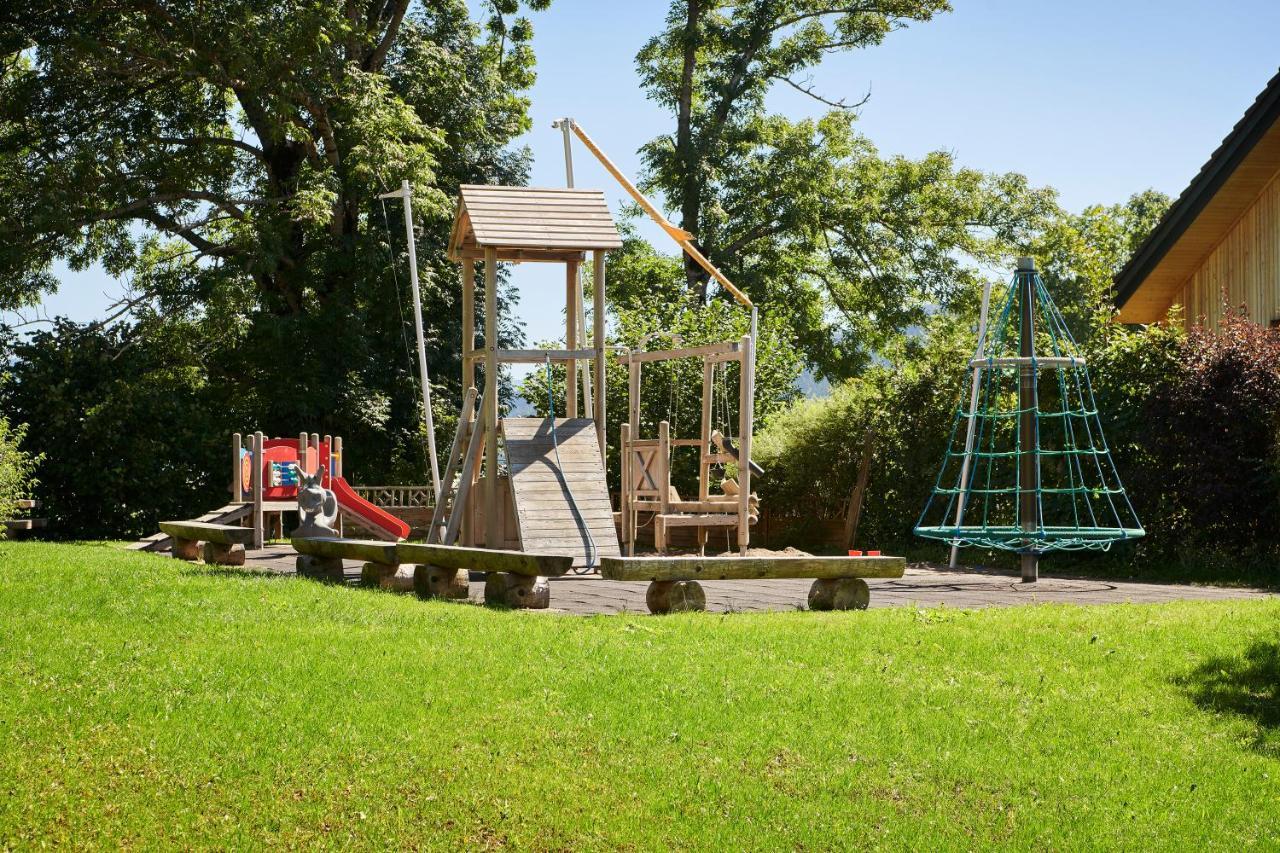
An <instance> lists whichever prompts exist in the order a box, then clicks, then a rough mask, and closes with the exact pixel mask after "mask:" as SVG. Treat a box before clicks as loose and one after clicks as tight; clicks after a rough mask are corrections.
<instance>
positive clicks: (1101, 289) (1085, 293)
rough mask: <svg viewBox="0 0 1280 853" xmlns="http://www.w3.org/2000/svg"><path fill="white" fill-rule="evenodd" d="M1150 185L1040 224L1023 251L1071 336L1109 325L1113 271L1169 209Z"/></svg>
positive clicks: (1084, 336) (1164, 197) (1079, 338)
mask: <svg viewBox="0 0 1280 853" xmlns="http://www.w3.org/2000/svg"><path fill="white" fill-rule="evenodd" d="M1169 203H1170V200H1169V197H1168V196H1167V195H1165V194H1164V193H1161V192H1157V191H1156V190H1151V189H1149V190H1145V191H1143V192H1140V193H1135V194H1133V195H1132V196H1130V197H1129V198H1128V200H1127V201H1125V202H1123V203H1121V204H1113V205H1101V204H1094V205H1090V206H1088V207H1086V208H1085V209H1084V210H1083V211H1081V212H1080V213H1063V214H1061V215H1059V216H1056V217H1053V218H1052V219H1051V220H1050V221H1049V222H1048V223H1046V225H1045V227H1044V229H1043V231H1041V232H1040V233H1039V234H1037V235H1035V238H1034V239H1033V240H1031V241H1029V242H1028V244H1027V246H1026V248H1025V250H1024V251H1025V252H1026V253H1027V254H1029V255H1032V256H1034V257H1035V258H1036V261H1037V264H1038V266H1039V267H1040V274H1041V277H1042V278H1044V281H1045V285H1046V286H1047V287H1048V288H1049V291H1050V292H1051V293H1052V294H1053V295H1054V301H1055V302H1056V303H1057V304H1058V306H1059V308H1060V309H1061V310H1062V313H1063V316H1064V317H1065V318H1066V320H1067V325H1068V327H1069V328H1070V329H1071V334H1072V335H1073V336H1075V338H1076V340H1077V341H1079V342H1081V343H1085V342H1086V341H1087V340H1088V339H1089V338H1090V337H1092V336H1093V335H1094V334H1095V333H1098V332H1103V333H1105V332H1106V331H1107V330H1109V329H1112V328H1114V324H1113V323H1111V318H1112V317H1114V316H1115V276H1116V274H1117V273H1118V272H1120V270H1121V268H1123V267H1124V265H1125V264H1126V263H1128V261H1129V258H1131V257H1133V253H1134V252H1136V251H1137V249H1138V247H1139V246H1140V245H1142V241H1143V240H1145V239H1146V238H1147V235H1148V234H1150V233H1151V231H1152V230H1153V229H1154V228H1155V227H1156V225H1157V224H1158V223H1159V222H1160V218H1161V217H1162V216H1164V212H1165V211H1166V210H1168V209H1169Z"/></svg>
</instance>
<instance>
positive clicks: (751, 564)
mask: <svg viewBox="0 0 1280 853" xmlns="http://www.w3.org/2000/svg"><path fill="white" fill-rule="evenodd" d="M402 547H403V546H402ZM906 567H907V561H906V558H904V557H603V558H601V560H600V574H601V575H603V576H604V577H605V578H607V579H608V580H614V581H682V580H755V579H781V578H900V577H902V573H903V572H904V571H905V570H906Z"/></svg>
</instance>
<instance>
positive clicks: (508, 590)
mask: <svg viewBox="0 0 1280 853" xmlns="http://www.w3.org/2000/svg"><path fill="white" fill-rule="evenodd" d="M396 551H397V553H398V555H399V557H400V560H401V561H402V562H405V563H415V564H416V565H415V566H414V570H413V579H414V589H415V590H416V591H417V593H418V595H419V596H421V597H423V598H466V597H467V594H468V592H467V590H468V585H469V581H468V577H467V575H468V573H469V572H484V573H485V583H484V603H485V604H493V605H499V606H502V607H515V608H521V609H533V610H540V609H545V608H547V607H550V606H551V587H550V586H549V585H548V584H547V578H558V577H562V576H564V575H566V574H568V573H569V570H570V569H571V568H572V567H573V557H572V556H560V555H555V554H530V553H528V552H525V551H505V550H499V549H493V548H464V547H462V546H458V545H436V544H427V543H422V542H401V543H399V544H398V545H397V546H396Z"/></svg>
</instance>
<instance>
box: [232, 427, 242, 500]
mask: <svg viewBox="0 0 1280 853" xmlns="http://www.w3.org/2000/svg"><path fill="white" fill-rule="evenodd" d="M242 449H243V448H242V445H241V443H240V433H238V432H233V433H231V502H232V503H242V502H243V501H244V468H243V467H242V466H241V465H240V452H241V450H242Z"/></svg>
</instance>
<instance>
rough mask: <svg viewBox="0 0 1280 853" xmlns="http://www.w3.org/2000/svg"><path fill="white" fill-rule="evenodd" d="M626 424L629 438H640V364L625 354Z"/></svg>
mask: <svg viewBox="0 0 1280 853" xmlns="http://www.w3.org/2000/svg"><path fill="white" fill-rule="evenodd" d="M627 423H629V424H631V437H632V438H639V437H640V362H638V361H635V360H634V359H632V358H631V355H630V353H628V354H627Z"/></svg>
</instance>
